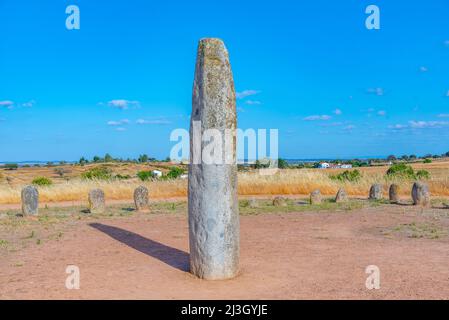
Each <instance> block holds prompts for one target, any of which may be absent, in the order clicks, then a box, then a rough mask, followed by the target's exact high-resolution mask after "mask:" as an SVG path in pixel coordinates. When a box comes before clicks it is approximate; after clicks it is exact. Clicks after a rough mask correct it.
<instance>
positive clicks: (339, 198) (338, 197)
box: [335, 188, 348, 203]
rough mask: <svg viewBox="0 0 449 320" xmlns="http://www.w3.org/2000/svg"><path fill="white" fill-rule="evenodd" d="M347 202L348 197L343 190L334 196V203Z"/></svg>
mask: <svg viewBox="0 0 449 320" xmlns="http://www.w3.org/2000/svg"><path fill="white" fill-rule="evenodd" d="M346 201H348V195H347V194H346V191H345V189H343V188H340V189H339V190H338V192H337V195H336V196H335V202H337V203H338V202H346Z"/></svg>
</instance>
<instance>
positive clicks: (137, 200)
mask: <svg viewBox="0 0 449 320" xmlns="http://www.w3.org/2000/svg"><path fill="white" fill-rule="evenodd" d="M134 205H135V206H136V210H137V211H147V210H148V209H149V193H148V189H147V188H146V187H144V186H139V187H137V188H136V189H135V190H134Z"/></svg>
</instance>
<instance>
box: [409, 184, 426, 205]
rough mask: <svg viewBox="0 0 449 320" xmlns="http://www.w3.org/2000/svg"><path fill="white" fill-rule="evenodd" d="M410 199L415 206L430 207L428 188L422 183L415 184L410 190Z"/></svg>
mask: <svg viewBox="0 0 449 320" xmlns="http://www.w3.org/2000/svg"><path fill="white" fill-rule="evenodd" d="M412 199H413V204H414V205H415V206H423V207H427V206H429V205H430V191H429V186H428V185H427V184H425V183H424V182H415V183H414V184H413V188H412Z"/></svg>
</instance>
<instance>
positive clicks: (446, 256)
mask: <svg viewBox="0 0 449 320" xmlns="http://www.w3.org/2000/svg"><path fill="white" fill-rule="evenodd" d="M259 205H260V206H259V208H250V207H248V205H247V203H246V202H245V201H244V200H242V201H241V202H240V207H241V208H240V211H241V214H242V216H241V273H240V275H239V276H238V277H237V278H235V279H232V280H226V281H212V282H211V281H202V280H198V279H196V278H195V277H193V276H192V275H190V274H189V273H188V228H187V217H186V203H185V202H161V203H153V205H152V213H148V214H143V213H135V212H134V211H132V209H130V208H129V207H128V206H126V205H118V204H116V205H113V206H110V207H109V208H108V211H107V214H105V215H101V216H95V215H93V216H92V215H88V214H85V213H83V212H82V210H83V208H82V207H67V208H49V209H43V210H41V211H40V215H39V218H36V219H32V218H23V217H16V215H15V214H16V213H18V211H17V210H16V211H14V210H9V211H2V212H0V243H1V244H0V298H1V299H17V298H24V299H37V298H43V299H55V298H60V299H78V298H81V299H96V298H98V299H119V298H125V299H192V298H194V299H412V298H418V299H448V298H449V268H448V266H449V250H448V248H449V237H448V231H449V209H447V208H444V207H443V206H442V204H441V203H439V204H435V203H434V206H433V208H432V209H420V208H416V207H413V206H410V205H406V204H403V205H389V204H385V203H382V202H374V203H373V202H368V201H360V200H351V202H350V203H348V204H335V203H330V202H327V203H325V204H323V205H320V206H311V205H306V204H304V201H303V200H298V199H296V200H289V205H288V206H287V207H273V206H271V204H270V201H268V200H267V201H263V200H259ZM67 265H77V266H79V268H80V272H81V289H80V290H68V289H66V288H65V280H66V277H67V276H68V275H67V274H66V273H65V270H66V267H67ZM368 265H377V266H378V267H379V268H380V272H381V289H380V290H367V289H366V287H365V281H366V278H367V276H368V275H367V274H365V268H366V267H367V266H368Z"/></svg>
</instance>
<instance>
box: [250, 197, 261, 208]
mask: <svg viewBox="0 0 449 320" xmlns="http://www.w3.org/2000/svg"><path fill="white" fill-rule="evenodd" d="M248 206H249V207H250V208H258V207H259V203H258V202H257V200H256V199H255V198H251V199H249V200H248Z"/></svg>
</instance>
